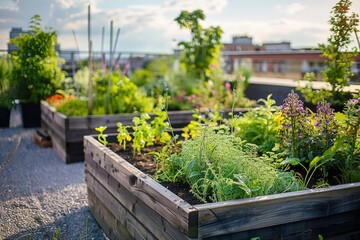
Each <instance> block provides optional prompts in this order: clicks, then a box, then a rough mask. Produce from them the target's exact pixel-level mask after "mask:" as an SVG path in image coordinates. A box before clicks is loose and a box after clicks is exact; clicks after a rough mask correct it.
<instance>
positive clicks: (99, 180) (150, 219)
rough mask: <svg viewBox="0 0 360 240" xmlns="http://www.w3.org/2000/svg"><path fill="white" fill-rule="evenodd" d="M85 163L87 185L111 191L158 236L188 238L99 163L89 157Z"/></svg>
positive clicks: (130, 212) (160, 237)
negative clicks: (89, 159)
mask: <svg viewBox="0 0 360 240" xmlns="http://www.w3.org/2000/svg"><path fill="white" fill-rule="evenodd" d="M85 164H86V179H87V185H88V187H89V188H90V189H91V190H92V191H94V192H97V191H101V193H102V194H104V195H105V194H106V191H107V192H109V194H111V195H112V196H114V198H115V199H117V201H119V202H120V203H121V204H122V206H124V208H125V209H127V210H128V211H129V214H131V215H133V216H134V217H135V219H138V221H143V224H144V226H145V227H146V228H147V229H151V231H152V233H153V234H154V235H155V236H156V237H157V238H159V239H188V238H186V237H185V235H183V234H182V233H181V232H180V230H178V229H176V227H174V226H172V225H171V223H169V222H168V221H167V220H166V219H164V218H163V217H162V216H161V215H160V214H159V213H158V212H157V211H155V210H153V209H152V208H149V207H148V206H147V205H146V204H144V203H143V201H142V199H139V198H137V197H136V196H134V195H133V194H132V193H131V192H129V191H128V190H127V189H126V188H125V187H124V186H123V185H121V184H120V183H119V182H118V181H117V180H116V179H114V178H113V177H112V176H111V175H110V174H108V173H107V172H106V171H105V170H104V169H103V168H101V167H100V166H99V164H97V163H95V162H94V161H88V160H87V158H86V159H85ZM106 205H107V204H106Z"/></svg>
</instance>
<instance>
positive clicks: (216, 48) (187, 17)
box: [175, 9, 222, 80]
mask: <svg viewBox="0 0 360 240" xmlns="http://www.w3.org/2000/svg"><path fill="white" fill-rule="evenodd" d="M204 19H205V15H204V12H203V11H202V10H200V9H198V10H195V11H193V12H188V11H182V12H181V13H180V15H179V16H178V17H177V18H176V19H175V21H176V22H177V23H178V24H179V25H180V28H186V29H189V30H190V32H191V41H189V42H186V41H182V42H180V43H179V46H182V47H183V48H184V58H183V59H182V61H183V63H184V64H185V66H186V68H187V71H188V73H189V72H190V74H192V76H193V77H194V78H196V79H201V80H208V79H209V72H210V65H211V64H216V63H217V58H218V56H219V53H220V49H221V34H222V30H221V28H220V27H212V26H211V27H209V28H203V27H202V26H201V24H200V23H199V21H200V20H204Z"/></svg>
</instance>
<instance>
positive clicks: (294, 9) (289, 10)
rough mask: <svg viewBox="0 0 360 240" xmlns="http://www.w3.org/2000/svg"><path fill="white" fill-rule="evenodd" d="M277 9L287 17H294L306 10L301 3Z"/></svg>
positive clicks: (277, 7) (280, 6) (276, 7)
mask: <svg viewBox="0 0 360 240" xmlns="http://www.w3.org/2000/svg"><path fill="white" fill-rule="evenodd" d="M275 9H277V10H279V11H280V12H283V13H285V14H286V15H294V14H296V13H298V12H301V11H302V10H304V9H305V6H304V5H303V4H301V3H292V4H288V5H276V6H275Z"/></svg>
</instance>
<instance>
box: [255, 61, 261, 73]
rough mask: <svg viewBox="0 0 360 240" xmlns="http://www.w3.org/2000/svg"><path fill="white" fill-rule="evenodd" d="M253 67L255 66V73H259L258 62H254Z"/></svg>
mask: <svg viewBox="0 0 360 240" xmlns="http://www.w3.org/2000/svg"><path fill="white" fill-rule="evenodd" d="M254 65H255V72H260V63H259V62H258V61H255V62H254Z"/></svg>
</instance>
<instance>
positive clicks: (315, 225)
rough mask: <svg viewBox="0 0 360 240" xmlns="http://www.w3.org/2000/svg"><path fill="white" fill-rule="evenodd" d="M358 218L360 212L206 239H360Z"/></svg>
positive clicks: (207, 239)
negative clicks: (320, 237) (321, 237)
mask: <svg viewBox="0 0 360 240" xmlns="http://www.w3.org/2000/svg"><path fill="white" fill-rule="evenodd" d="M357 216H360V211H355V212H346V213H342V214H338V215H336V216H334V217H323V218H315V219H309V220H306V221H300V222H292V223H287V224H281V225H277V226H271V227H266V228H260V229H253V230H248V231H243V232H238V233H229V234H226V235H221V236H214V237H209V238H205V239H206V240H228V239H251V238H253V237H260V238H261V239H282V240H303V239H318V237H317V236H318V235H321V236H323V237H324V239H326V240H330V239H333V240H348V239H360V231H357V230H355V231H354V229H360V222H359V217H357Z"/></svg>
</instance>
